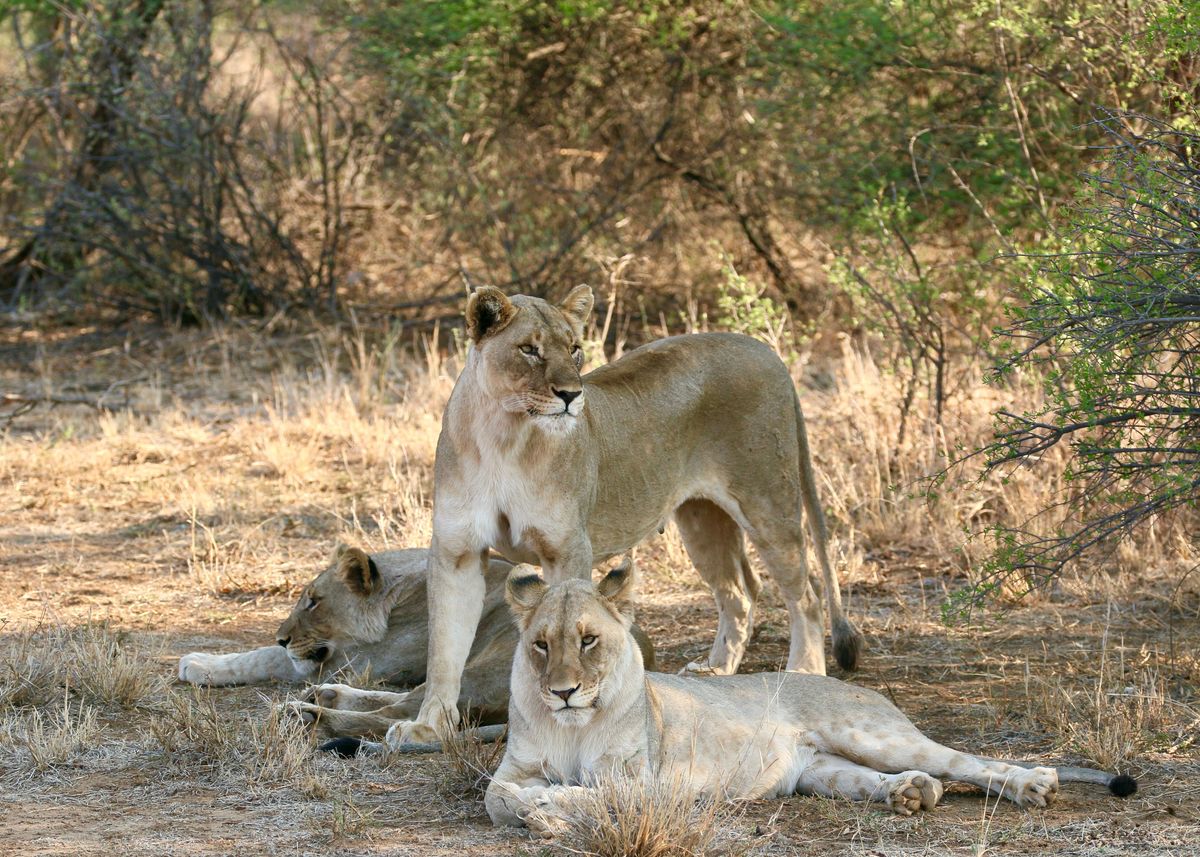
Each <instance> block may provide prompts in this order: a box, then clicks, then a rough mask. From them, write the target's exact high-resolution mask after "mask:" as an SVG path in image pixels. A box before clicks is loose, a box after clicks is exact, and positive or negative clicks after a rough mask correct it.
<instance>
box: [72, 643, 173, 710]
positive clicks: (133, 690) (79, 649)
mask: <svg viewBox="0 0 1200 857" xmlns="http://www.w3.org/2000/svg"><path fill="white" fill-rule="evenodd" d="M63 657H64V661H63V672H64V673H65V676H66V682H67V686H68V687H69V688H70V689H71V691H72V692H73V693H75V694H77V695H78V696H80V697H82V698H83V699H85V700H87V701H88V702H91V703H92V704H94V705H105V706H118V707H120V708H133V707H135V706H137V705H140V704H142V703H143V702H144V701H145V700H146V699H148V698H150V697H152V696H154V695H156V694H159V693H161V692H163V691H164V690H165V689H166V687H167V677H166V676H165V675H163V673H162V669H161V668H160V666H159V665H158V664H157V663H155V662H154V661H153V660H150V659H149V658H147V657H144V656H143V655H141V654H139V653H137V652H134V651H132V650H131V649H130V647H129V646H128V645H127V643H126V641H125V639H124V638H123V636H122V635H120V634H118V633H116V632H114V631H113V630H112V629H111V628H110V627H109V626H108V625H107V624H105V625H90V626H85V627H83V628H81V629H80V630H79V631H77V632H76V633H73V634H71V635H69V636H68V637H67V646H66V649H65V652H64V654H63Z"/></svg>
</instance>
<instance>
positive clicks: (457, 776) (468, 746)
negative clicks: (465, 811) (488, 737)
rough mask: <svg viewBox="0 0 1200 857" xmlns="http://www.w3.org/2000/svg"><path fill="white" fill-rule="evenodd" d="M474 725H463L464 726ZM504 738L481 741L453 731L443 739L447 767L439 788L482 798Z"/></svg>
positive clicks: (459, 795)
mask: <svg viewBox="0 0 1200 857" xmlns="http://www.w3.org/2000/svg"><path fill="white" fill-rule="evenodd" d="M474 725H475V724H469V725H467V724H464V729H468V728H471V727H472V726H474ZM504 746H505V745H504V741H503V740H499V741H491V742H484V741H480V740H479V739H478V738H476V737H474V736H472V735H467V734H465V732H456V733H454V734H453V735H451V736H450V737H449V738H448V739H447V740H445V741H443V742H442V749H443V751H444V752H445V756H446V765H447V769H446V771H445V772H444V774H443V776H442V777H441V778H440V779H439V780H438V789H439V791H441V792H442V793H443V794H446V795H447V796H448V797H454V798H458V799H460V800H469V801H481V800H483V795H484V792H486V791H487V787H488V783H489V782H491V779H492V774H494V773H496V769H497V768H498V767H500V760H501V759H502V758H503V757H504Z"/></svg>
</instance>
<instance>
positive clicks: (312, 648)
mask: <svg viewBox="0 0 1200 857" xmlns="http://www.w3.org/2000/svg"><path fill="white" fill-rule="evenodd" d="M381 582H382V579H381V576H380V574H379V569H378V568H377V567H376V566H375V562H374V560H372V559H371V558H370V557H369V556H367V555H366V554H365V553H364V552H363V551H361V550H359V549H358V548H348V547H345V546H343V545H339V546H338V548H337V551H336V552H335V554H334V560H333V564H332V565H330V567H329V568H327V569H325V570H324V571H323V572H321V573H320V574H319V575H317V577H316V578H315V579H314V580H313V581H312V582H311V583H309V584H308V586H306V587H304V591H303V592H301V593H300V599H299V600H298V601H297V602H296V606H295V607H293V608H292V612H291V614H289V616H288V617H287V619H285V620H284V622H283V624H281V625H280V626H279V630H278V631H277V632H276V635H275V636H276V642H278V643H279V645H281V646H283V647H284V648H286V649H287V653H288V657H290V658H291V659H292V661H293V663H295V664H296V666H297V668H299V669H301V670H308V671H312V670H315V669H316V668H317V667H319V666H320V665H321V664H323V663H325V662H326V661H328V660H329V659H330V658H331V657H332V656H333V654H334V653H335V652H336V651H338V650H339V649H342V648H345V647H346V646H348V645H351V644H353V643H365V642H375V641H377V640H378V639H380V638H381V637H382V633H383V631H385V630H386V626H387V615H386V612H385V613H384V615H383V617H382V618H383V629H382V630H381V629H380V628H379V624H380V622H379V617H378V616H376V615H374V614H376V613H378V612H379V611H378V610H377V609H375V608H374V605H373V603H372V599H371V596H372V595H373V594H375V593H376V592H377V591H378V590H379V588H380V585H381Z"/></svg>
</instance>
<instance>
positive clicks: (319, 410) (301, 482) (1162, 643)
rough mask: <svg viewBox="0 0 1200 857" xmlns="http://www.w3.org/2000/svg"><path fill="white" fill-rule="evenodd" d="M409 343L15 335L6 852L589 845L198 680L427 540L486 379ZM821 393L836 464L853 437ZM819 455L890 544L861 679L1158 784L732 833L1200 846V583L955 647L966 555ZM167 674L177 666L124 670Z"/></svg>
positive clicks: (1063, 758)
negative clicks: (455, 404) (437, 454)
mask: <svg viewBox="0 0 1200 857" xmlns="http://www.w3.org/2000/svg"><path fill="white" fill-rule="evenodd" d="M394 346H395V343H391V344H389V343H388V341H387V340H381V341H375V340H370V339H369V338H367V337H365V336H361V335H357V334H356V333H355V332H353V331H351V332H349V333H346V332H338V331H323V332H321V333H319V334H312V335H307V336H300V335H292V336H280V337H276V338H273V339H266V338H264V337H261V336H259V335H255V334H251V333H249V332H247V331H238V330H230V331H224V332H220V333H217V334H203V335H202V334H169V335H168V334H164V333H162V332H161V331H158V330H154V329H146V330H140V329H134V330H130V331H126V332H120V333H117V334H113V333H99V332H94V331H88V330H80V329H71V330H67V331H58V332H53V331H52V332H36V331H32V330H23V329H21V328H19V327H10V328H8V329H6V330H5V331H4V332H3V340H2V341H0V392H9V393H20V394H21V395H22V396H25V397H26V398H29V399H31V400H33V399H39V398H41V399H42V401H38V402H35V403H33V404H32V407H31V409H30V410H28V411H26V412H19V411H23V409H24V406H22V405H21V404H20V403H19V402H17V401H15V400H9V402H8V403H7V404H5V405H4V406H3V407H2V408H0V429H2V430H3V432H4V433H3V434H0V581H2V583H3V586H0V842H3V843H4V845H3V846H2V847H0V850H2V851H3V852H4V853H6V854H91V853H105V854H131V855H133V854H147V855H148V854H155V855H158V854H214V855H215V854H239V855H243V854H259V853H263V854H273V853H286V854H301V853H335V852H336V853H346V854H360V853H361V854H440V853H445V854H463V853H466V854H480V855H483V854H488V855H490V854H531V855H532V854H541V853H560V852H559V850H558V849H557V848H556V846H553V845H550V846H545V845H542V844H540V843H531V842H529V841H528V840H527V839H525V838H524V837H523V836H522V835H520V834H518V833H513V832H498V831H495V830H493V829H492V828H491V827H490V825H489V823H488V821H487V818H486V816H485V815H484V813H483V811H482V805H481V803H480V801H479V800H478V799H477V798H476V797H475V796H474V794H473V793H472V792H471V790H470V788H469V784H467V783H466V781H465V780H464V779H463V778H462V777H461V776H460V775H457V774H456V773H455V772H454V771H453V770H452V769H451V767H450V765H449V763H448V762H447V761H446V760H445V759H442V758H434V757H428V758H403V759H396V760H391V761H389V762H378V761H372V760H358V761H348V762H347V761H340V760H337V759H333V758H328V757H317V756H315V755H314V754H312V752H311V746H310V742H311V739H310V738H309V736H306V735H303V734H298V733H297V732H296V731H295V729H294V728H293V727H292V725H291V724H290V723H286V722H281V721H279V720H277V719H274V718H272V717H271V716H270V712H271V705H270V704H271V703H272V702H274V701H278V700H281V699H283V698H285V697H286V696H287V694H288V693H289V692H293V690H294V689H289V688H286V687H264V688H242V689H231V690H214V691H212V692H211V693H207V692H198V691H194V690H192V689H190V688H185V687H183V686H180V685H178V684H177V683H175V682H174V668H175V661H176V659H177V658H178V656H179V655H181V654H183V653H185V652H188V651H192V650H196V649H208V650H220V651H229V650H235V649H239V648H243V647H250V646H255V645H260V644H262V643H264V642H265V641H269V640H270V639H272V636H273V632H274V629H275V626H276V624H277V622H278V621H279V619H281V618H282V616H283V614H284V613H285V612H286V610H287V608H288V607H289V605H290V602H291V600H292V598H293V597H294V595H295V592H296V586H297V584H299V583H302V582H303V581H304V580H306V579H307V578H308V577H309V576H311V575H312V574H314V573H315V572H316V571H317V570H319V568H320V567H322V563H323V562H324V560H325V558H326V557H327V556H328V554H329V553H330V551H331V550H332V547H333V545H334V544H335V543H336V542H337V541H338V540H345V541H352V542H356V543H359V544H362V545H364V546H367V547H369V548H383V547H387V546H392V547H396V546H417V545H422V544H424V543H427V540H428V526H429V520H428V508H427V506H428V501H427V498H428V491H429V474H430V467H431V464H432V449H433V443H434V440H435V438H436V431H437V422H438V416H439V414H440V409H441V406H442V404H443V403H444V401H445V396H446V395H447V394H448V391H449V387H450V383H451V379H452V377H453V374H454V372H455V371H456V365H455V363H454V360H453V359H452V358H451V359H449V361H448V362H445V363H443V362H442V360H441V359H440V358H437V357H436V356H435V357H426V358H422V359H416V358H409V357H405V356H404V355H403V354H402V353H401V351H400V349H399V348H397V347H394ZM427 353H434V354H436V349H432V350H429V351H428V352H427ZM831 371H834V372H836V367H834V369H832V370H831ZM805 395H806V407H807V408H808V409H809V416H810V422H811V425H812V429H811V432H812V434H813V435H814V444H815V445H816V447H817V448H818V449H821V448H822V444H823V443H824V444H825V445H826V447H832V446H834V445H838V439H837V438H838V436H837V434H836V432H837V431H841V429H840V428H838V427H837V426H835V425H834V424H833V422H832V418H830V419H828V420H826V419H823V417H822V414H821V413H819V412H818V411H819V410H820V409H819V408H816V409H814V407H812V406H811V405H809V404H808V402H809V393H806V394H805ZM812 395H814V396H815V395H816V393H813V394H812ZM47 396H51V397H57V398H58V399H60V400H64V399H69V398H72V397H81V398H83V399H86V400H87V401H88V402H90V403H91V404H84V405H80V404H69V403H65V402H60V403H57V404H55V403H53V402H51V401H47V400H45V398H46V397H47ZM96 405H98V406H99V407H95V406H96ZM831 408H832V406H831ZM830 412H831V413H832V410H831V411H830ZM858 430H861V431H865V430H866V428H865V427H863V426H860V427H859V429H858ZM819 459H820V460H819V461H818V466H819V468H820V469H822V471H824V472H826V474H827V475H826V484H827V486H828V487H827V489H826V490H827V493H832V494H833V495H835V496H831V497H830V498H829V499H827V503H828V504H829V505H830V506H831V508H832V509H833V510H834V519H835V526H836V528H837V529H838V531H839V534H840V536H841V538H842V543H843V545H844V544H845V543H847V542H855V543H858V546H859V547H860V548H862V550H861V551H860V552H859V553H857V554H853V556H852V561H849V562H848V563H847V568H846V571H845V575H846V577H847V584H846V590H847V591H848V593H849V600H850V605H851V610H852V613H853V614H854V615H855V616H856V617H857V619H858V621H859V623H860V625H861V627H862V628H863V630H864V631H865V632H866V634H867V636H868V639H869V648H868V651H867V654H866V657H865V659H864V667H863V669H862V671H861V672H859V673H858V674H856V675H855V676H853V679H852V680H853V681H855V682H859V683H862V684H864V685H866V686H869V687H873V688H877V689H880V690H882V691H883V692H885V693H888V694H890V695H891V696H892V697H893V698H894V699H895V700H896V701H897V702H898V703H899V704H900V705H901V707H903V708H904V709H905V710H906V711H907V712H908V713H909V714H910V715H911V716H912V717H913V719H914V720H915V721H916V722H917V723H918V724H919V725H921V726H922V727H923V728H924V729H926V730H927V731H928V732H929V733H930V734H931V735H932V736H933V737H935V738H937V739H939V740H942V741H945V742H947V743H954V744H956V745H958V746H961V747H963V748H964V749H970V750H974V751H977V752H982V753H985V754H989V755H1014V756H1020V757H1024V758H1034V759H1038V760H1041V761H1044V762H1055V761H1058V762H1074V763H1079V762H1091V763H1093V764H1100V765H1115V766H1119V767H1120V768H1121V769H1122V770H1129V771H1131V772H1132V773H1134V774H1135V775H1137V776H1138V777H1139V779H1140V782H1141V791H1140V792H1139V793H1138V795H1137V796H1135V797H1134V798H1132V799H1129V800H1124V801H1122V800H1118V799H1116V798H1112V797H1109V796H1108V795H1107V794H1106V793H1104V792H1103V791H1102V790H1100V789H1098V788H1095V787H1088V786H1068V787H1066V788H1065V790H1064V792H1063V794H1062V796H1061V798H1060V800H1059V802H1058V804H1057V805H1055V806H1054V807H1053V809H1052V810H1050V811H1048V812H1041V813H1030V812H1024V811H1021V810H1018V809H1016V808H1014V807H1013V806H1011V805H1008V804H1000V805H997V804H996V802H995V801H993V800H985V799H984V798H983V797H982V796H981V795H980V794H978V793H977V792H974V791H971V790H970V789H966V788H955V789H953V790H952V791H950V792H949V793H948V794H947V797H946V800H945V803H944V805H943V806H941V807H939V808H938V809H937V811H935V812H933V813H931V814H929V815H928V816H926V817H923V818H915V819H897V818H893V817H891V816H890V815H887V814H885V813H883V812H881V811H879V810H878V809H875V808H870V807H862V806H854V805H850V804H848V803H845V802H842V801H834V800H823V799H815V798H794V799H790V800H784V801H771V802H762V803H757V804H748V805H745V806H742V807H739V808H738V809H737V813H738V816H739V817H738V818H737V819H736V820H735V821H734V822H732V826H731V831H730V832H731V836H732V841H735V842H737V843H740V844H741V845H745V846H748V847H749V849H750V853H758V854H792V853H802V854H815V855H821V854H841V853H850V854H872V855H874V854H881V855H882V854H886V855H892V854H941V853H953V854H972V855H982V854H985V853H986V854H1031V853H1034V854H1043V853H1045V854H1051V853H1054V854H1063V855H1066V854H1080V855H1116V854H1135V853H1137V854H1142V853H1155V854H1180V855H1182V854H1200V811H1198V810H1197V809H1196V804H1197V801H1198V800H1200V749H1198V747H1197V734H1198V733H1197V729H1200V702H1198V700H1197V695H1196V683H1197V677H1198V676H1200V662H1198V659H1197V651H1198V644H1200V620H1198V618H1197V616H1198V612H1200V596H1198V594H1197V587H1196V581H1195V579H1194V578H1195V577H1196V576H1193V578H1189V579H1186V580H1183V582H1182V584H1181V585H1178V586H1177V584H1180V580H1181V578H1182V571H1181V570H1180V568H1179V567H1178V565H1172V564H1170V563H1167V562H1165V561H1164V562H1163V563H1141V564H1138V563H1132V570H1131V568H1130V567H1126V569H1125V572H1124V573H1123V574H1122V575H1121V576H1120V577H1112V576H1109V575H1108V573H1107V572H1106V571H1101V570H1097V571H1096V573H1095V574H1091V575H1089V576H1087V577H1078V578H1068V579H1066V580H1064V581H1063V582H1062V584H1061V585H1060V586H1059V587H1058V588H1057V589H1056V590H1055V591H1054V592H1053V593H1051V594H1050V595H1048V596H1042V597H1040V598H1037V599H1035V600H1033V601H1031V602H1023V603H1022V604H1020V605H1018V606H1015V607H1013V608H1012V609H1011V610H1009V611H1008V612H1007V614H1004V615H1001V614H997V613H993V614H988V615H986V616H977V617H976V621H975V622H974V623H973V624H971V625H965V626H964V625H959V626H954V627H947V626H945V625H944V624H942V622H941V621H940V612H939V607H940V604H941V603H942V601H944V599H945V597H946V594H947V593H948V592H951V591H954V590H955V589H957V588H960V587H962V586H964V585H965V584H966V580H965V578H964V575H963V573H962V571H961V570H960V566H961V565H962V562H961V560H960V559H958V558H955V557H952V556H949V555H948V554H947V553H946V552H944V551H942V550H939V549H937V547H936V543H935V542H933V541H926V542H922V541H921V540H920V539H914V538H912V535H913V534H912V533H911V532H909V533H906V534H905V533H898V534H897V536H896V538H895V539H893V540H890V541H889V539H888V538H887V537H886V533H883V532H881V531H879V527H878V526H876V528H875V530H872V531H871V532H869V533H867V534H866V535H864V534H863V533H862V532H859V533H857V534H855V533H852V532H850V531H849V528H848V526H847V522H848V521H851V520H853V519H852V518H851V517H850V515H849V513H846V514H845V515H843V514H841V512H840V511H839V510H842V509H844V508H845V506H846V502H845V493H846V492H844V491H841V490H840V489H839V485H840V484H843V483H840V482H839V481H838V479H839V478H844V479H850V478H853V475H851V476H844V477H841V476H837V475H836V474H835V475H833V476H831V475H829V474H830V473H834V472H835V471H836V473H837V474H840V473H842V472H851V471H854V468H853V467H851V466H850V465H849V464H846V465H845V466H844V467H839V462H838V460H837V458H836V455H834V454H832V453H831V454H830V455H823V456H819ZM855 472H856V471H855ZM858 490H860V491H862V492H864V493H866V492H869V491H870V487H869V486H859V489H858ZM909 511H911V510H909ZM906 513H907V512H906ZM876 524H878V522H876ZM904 526H905V527H907V528H909V529H911V526H910V525H908V524H905V525H904ZM930 526H933V524H930ZM954 526H957V524H955V525H954ZM901 536H904V537H903V538H902V537H901ZM922 544H925V545H926V546H925V547H924V548H922V547H921V545H922ZM914 545H915V547H914ZM1127 559H1128V558H1127ZM639 561H640V562H641V563H642V566H643V568H644V569H645V570H646V571H647V573H646V581H647V583H646V592H645V597H644V608H643V615H642V619H641V621H642V623H643V625H644V626H645V627H646V628H647V630H648V631H649V632H650V634H651V636H652V638H653V640H654V642H655V644H656V646H657V647H658V650H659V653H660V663H661V664H662V667H663V668H664V669H667V670H673V669H676V668H678V667H679V666H680V665H682V664H683V663H684V662H686V661H687V660H689V659H691V658H694V657H695V656H697V655H698V654H700V653H701V652H702V651H704V650H705V649H706V648H707V646H708V643H709V640H710V636H709V635H710V634H711V633H712V629H713V626H714V622H715V614H714V611H713V608H712V604H711V600H710V598H709V596H708V594H707V593H706V592H705V591H704V590H703V589H702V587H701V585H700V584H699V581H698V579H697V578H696V577H695V575H694V573H692V572H691V571H690V569H689V567H688V566H687V563H686V559H685V558H684V555H683V553H682V551H681V549H680V546H679V543H678V540H677V538H675V537H673V535H672V533H671V531H670V530H668V532H667V534H666V535H665V536H663V537H661V538H660V539H658V540H657V541H656V542H655V543H653V544H651V545H648V546H646V547H644V548H642V549H641V551H640V553H639ZM1126 566H1130V563H1128V562H1127V563H1126ZM757 625H758V632H757V637H756V639H755V642H754V644H753V646H752V648H751V651H750V655H749V659H748V661H747V662H746V664H745V666H744V669H746V670H763V669H772V668H775V667H777V666H778V665H779V663H780V662H781V660H782V659H784V658H785V655H786V641H787V625H786V615H785V613H784V611H783V610H782V608H781V607H780V605H779V602H778V600H777V599H776V597H775V594H774V592H773V590H772V589H771V587H770V586H769V585H768V588H767V595H766V597H765V599H764V603H763V608H762V609H761V611H760V613H759V617H758V623H757ZM138 670H141V671H143V672H144V673H145V674H146V675H147V676H148V678H146V679H142V680H137V679H124V678H122V676H127V675H129V674H130V673H133V674H135V675H136V674H137V672H138ZM114 677H115V678H114ZM281 748H282V749H281Z"/></svg>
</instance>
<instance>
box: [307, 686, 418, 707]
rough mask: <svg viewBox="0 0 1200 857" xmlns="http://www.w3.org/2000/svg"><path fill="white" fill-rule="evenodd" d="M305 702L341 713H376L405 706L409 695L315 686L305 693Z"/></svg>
mask: <svg viewBox="0 0 1200 857" xmlns="http://www.w3.org/2000/svg"><path fill="white" fill-rule="evenodd" d="M304 701H305V702H311V703H313V704H315V705H319V706H321V707H322V708H336V709H338V710H339V711H374V710H375V709H377V708H383V707H384V706H391V705H403V704H404V703H405V702H407V701H408V693H407V692H405V693H392V692H389V691H385V690H360V689H359V688H356V687H351V686H350V685H348V684H334V683H329V684H314V685H313V686H312V687H310V688H308V690H306V691H305V692H304ZM414 713H415V709H414Z"/></svg>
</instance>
